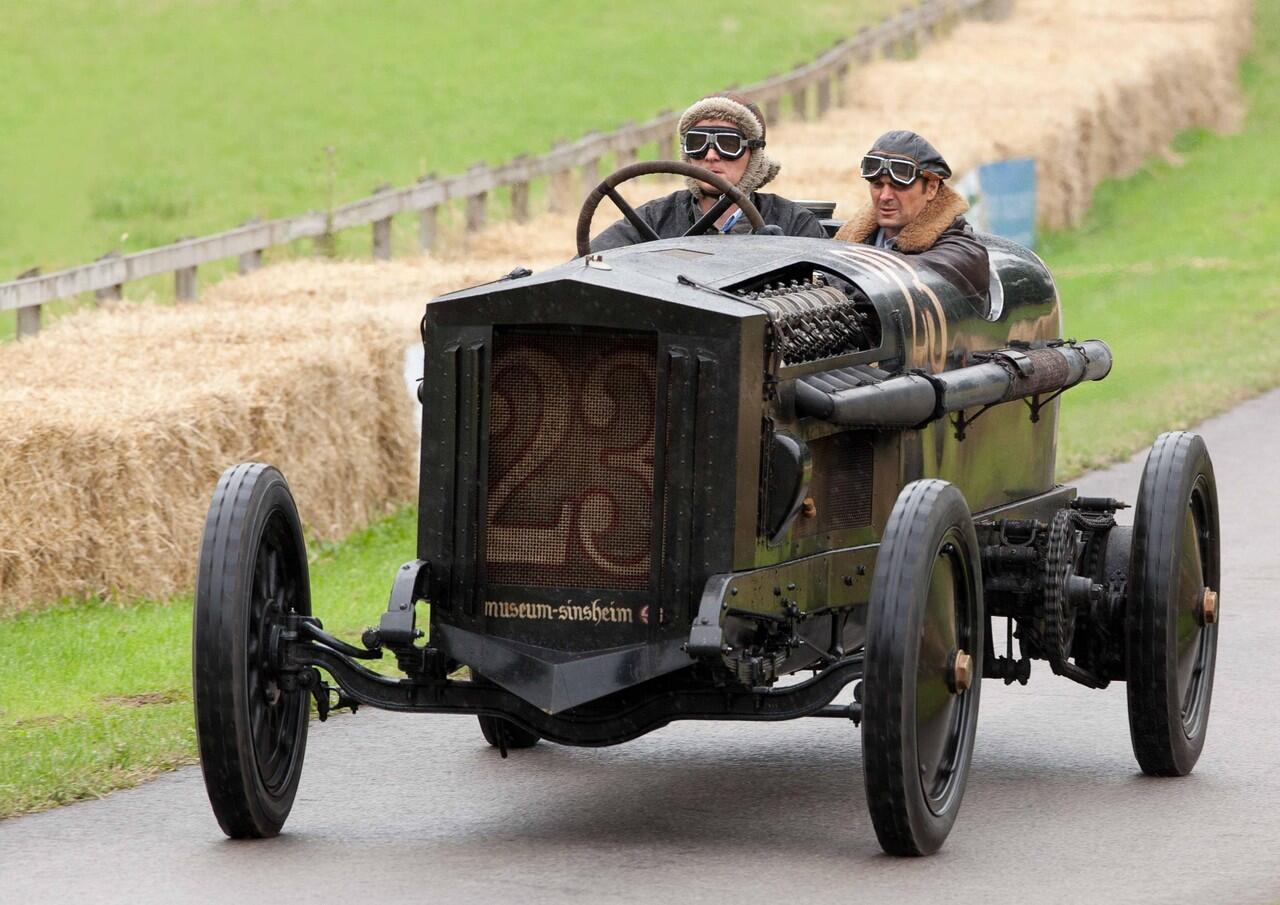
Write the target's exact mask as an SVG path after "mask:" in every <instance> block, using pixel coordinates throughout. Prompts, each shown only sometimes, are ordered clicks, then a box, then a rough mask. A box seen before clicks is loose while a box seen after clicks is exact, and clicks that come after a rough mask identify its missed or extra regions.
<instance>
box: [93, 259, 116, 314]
mask: <svg viewBox="0 0 1280 905" xmlns="http://www.w3.org/2000/svg"><path fill="white" fill-rule="evenodd" d="M118 257H120V252H118V251H109V252H107V253H106V254H105V255H103V256H102V257H100V258H98V259H97V260H98V261H110V260H112V259H113V258H118ZM93 297H94V300H95V301H96V302H97V303H98V304H99V305H101V304H102V303H103V302H118V301H120V300H121V299H123V298H124V284H123V283H117V284H116V285H114V286H104V287H102V288H101V289H95V290H94V291H93Z"/></svg>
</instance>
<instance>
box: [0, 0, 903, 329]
mask: <svg viewBox="0 0 1280 905" xmlns="http://www.w3.org/2000/svg"><path fill="white" fill-rule="evenodd" d="M902 5H903V0H856V2H851V3H837V2H835V0H820V2H817V3H810V4H809V5H808V6H807V7H806V8H805V14H804V15H779V14H778V7H777V4H776V3H774V2H771V0H738V2H736V3H734V4H733V5H732V6H731V7H717V8H715V9H696V10H691V9H689V8H687V7H686V6H685V5H684V4H682V3H679V2H677V0H655V2H651V3H597V2H593V0H555V2H550V0H476V2H471V3H458V2H452V0H382V2H378V3H350V2H345V0H292V2H288V3H284V2H279V0H204V2H200V3H183V2H177V0H42V2H39V3H26V2H19V0H0V23H3V25H0V85H4V91H2V92H0V134H2V135H3V136H4V140H3V141H0V198H3V199H4V204H5V210H6V211H7V216H5V217H0V281H3V280H7V279H11V278H13V277H15V276H16V275H17V274H18V273H19V272H21V271H24V270H26V269H28V268H30V267H34V266H40V267H42V268H43V269H44V271H45V272H46V273H47V272H50V271H52V270H56V269H59V268H62V267H68V266H73V265H76V264H82V263H86V262H88V261H92V260H93V259H95V258H96V257H98V256H99V255H101V254H103V253H104V252H107V251H109V250H113V249H115V250H120V251H123V252H131V251H138V250H142V249H145V248H150V247H153V246H156V245H162V244H165V243H168V242H172V241H173V240H174V239H176V238H177V237H179V236H188V235H204V234H208V233H212V232H216V231H219V230H223V229H229V228H231V227H233V226H235V225H237V224H239V223H241V222H243V221H244V220H246V219H248V218H250V217H255V216H256V217H263V218H270V217H282V216H291V215H294V214H300V213H302V212H304V211H307V210H323V209H326V208H327V207H329V206H330V205H331V204H333V203H337V204H341V203H343V202H346V201H350V200H353V199H355V198H359V197H363V196H365V195H367V194H368V193H369V192H370V191H371V190H372V189H373V188H374V187H375V186H377V185H379V184H381V183H384V182H390V183H392V184H394V185H407V184H409V183H411V182H413V180H414V179H416V178H417V177H419V176H421V175H423V174H425V173H428V172H432V171H435V172H438V173H440V174H449V173H456V172H461V171H462V170H464V169H465V168H466V167H467V166H469V165H471V164H472V163H475V162H477V161H486V162H488V163H491V164H496V163H500V162H502V161H504V160H507V159H510V158H511V157H513V156H515V155H516V154H520V153H539V152H542V151H545V150H547V149H548V148H549V147H550V144H551V142H552V141H554V140H557V139H572V138H576V137H578V136H580V135H582V134H584V133H585V132H587V131H588V130H592V129H594V130H601V131H604V130H609V129H612V128H615V127H617V126H618V125H620V124H622V123H623V122H625V121H627V120H643V119H646V118H648V117H650V116H653V115H654V114H656V113H657V112H658V111H659V110H661V109H663V108H672V109H680V108H682V107H683V106H685V105H686V104H688V103H689V102H690V101H691V100H693V99H694V98H695V97H697V96H699V95H701V94H703V93H705V92H708V91H715V90H719V89H721V88H724V87H725V86H727V85H729V84H731V83H737V84H746V83H750V82H753V81H757V80H759V79H762V78H764V77H765V76H767V75H769V74H770V73H772V72H778V71H783V70H786V69H788V68H790V67H791V66H792V65H794V64H796V63H799V62H806V61H808V60H811V59H812V58H813V57H814V56H816V55H817V54H818V53H819V52H821V51H822V50H824V49H825V48H826V47H828V46H830V44H831V43H833V42H834V41H835V40H836V39H838V38H841V37H846V36H848V35H851V34H853V33H854V32H855V31H856V30H857V28H858V27H859V26H860V25H863V24H866V23H867V22H869V21H872V20H874V19H878V18H879V17H880V16H882V15H884V14H886V13H887V12H890V11H892V10H894V9H897V8H899V7H900V6H902ZM764 23H767V27H763V24H764ZM326 149H332V150H331V151H328V150H326ZM499 201H500V199H499ZM356 233H358V234H359V235H356ZM396 233H397V235H398V236H400V237H403V241H405V242H406V243H408V242H410V241H411V235H412V230H411V229H409V228H401V229H398V230H397V231H396ZM368 241H369V239H368V234H367V231H364V230H357V231H354V233H351V234H348V236H347V237H346V238H344V239H343V242H344V244H342V245H340V246H339V248H338V250H339V252H343V251H347V250H349V251H351V252H352V253H360V254H367V253H368ZM302 248H309V244H304V245H303V246H302ZM289 253H290V251H289V250H288V249H285V250H282V251H281V252H279V254H282V255H287V254H289ZM230 266H233V264H231V263H228V264H224V265H222V266H221V267H218V266H211V267H205V268H202V269H201V279H202V281H208V280H211V279H216V277H217V276H218V275H219V273H220V272H223V271H225V270H226V269H227V268H229V267H230ZM170 287H171V282H170V281H169V280H167V279H158V278H157V279H154V280H147V281H142V282H140V283H137V284H131V285H130V286H129V287H127V288H126V292H128V293H129V294H130V295H131V296H137V297H142V296H145V295H146V294H148V293H151V292H156V293H158V294H160V295H161V296H163V295H165V294H166V293H168V294H171V292H172V290H171V288H170ZM59 307H60V306H59V305H54V306H51V309H52V311H51V313H53V314H56V313H57V311H58V309H59ZM61 307H66V305H65V304H63V305H62V306H61ZM13 323H14V315H13V313H12V312H6V313H4V314H3V315H0V337H3V336H5V335H11V334H12V332H13Z"/></svg>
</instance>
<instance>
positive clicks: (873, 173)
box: [862, 154, 920, 185]
mask: <svg viewBox="0 0 1280 905" xmlns="http://www.w3.org/2000/svg"><path fill="white" fill-rule="evenodd" d="M881 173H888V174H889V178H890V179H892V180H893V181H894V182H896V183H898V185H911V183H913V182H915V181H916V177H917V176H919V175H920V168H919V167H918V166H917V165H916V162H915V161H914V160H906V159H904V158H902V157H882V156H881V155H879V154H868V155H867V156H865V157H863V158H862V178H863V179H866V180H868V181H875V180H876V179H879V178H880V174H881Z"/></svg>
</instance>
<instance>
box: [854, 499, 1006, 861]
mask: <svg viewBox="0 0 1280 905" xmlns="http://www.w3.org/2000/svg"><path fill="white" fill-rule="evenodd" d="M982 620H983V609H982V576H981V565H980V560H979V551H978V539H977V535H976V533H975V532H974V528H973V518H972V516H971V514H970V512H969V507H968V505H967V504H966V503H965V500H964V496H963V494H961V493H960V491H959V490H957V489H956V488H955V487H953V486H952V485H950V484H948V483H947V482H945V481H936V480H929V481H914V482H912V483H911V484H908V485H907V486H906V487H904V488H903V490H902V492H901V493H900V494H899V495H898V500H897V502H896V503H895V504H894V507H893V512H892V513H891V514H890V516H889V523H888V525H886V527H885V533H884V538H883V540H882V541H881V544H880V550H879V553H878V554H877V556H876V571H875V577H874V578H873V580H872V584H871V599H870V604H869V608H868V613H867V645H866V666H865V674H864V677H863V680H862V749H863V751H862V757H863V775H864V776H865V778H866V784H867V804H868V807H869V809H870V811H871V822H872V824H873V825H874V827H875V831H876V837H877V838H878V839H879V840H880V846H881V847H882V848H883V849H884V850H885V851H886V852H888V853H889V854H891V855H927V854H930V853H932V852H935V851H937V850H938V848H940V847H941V846H942V843H943V841H944V840H945V839H946V838H947V834H948V833H950V832H951V827H952V825H953V824H954V823H955V820H956V814H957V813H958V812H959V809H960V802H961V799H962V798H963V796H964V789H965V784H966V782H967V780H968V776H969V765H970V762H971V761H972V758H973V745H974V737H975V732H976V730H977V724H978V699H979V695H980V691H981V687H982V679H981V676H982V657H983V649H984V640H985V634H986V633H985V631H984V627H983V621H982ZM957 651H964V652H966V653H968V654H969V656H970V657H971V658H972V684H970V685H969V687H968V690H959V691H958V690H956V688H955V687H954V686H953V685H952V679H951V675H952V671H953V664H954V662H955V657H956V652H957Z"/></svg>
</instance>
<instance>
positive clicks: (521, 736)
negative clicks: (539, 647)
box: [471, 673, 542, 751]
mask: <svg viewBox="0 0 1280 905" xmlns="http://www.w3.org/2000/svg"><path fill="white" fill-rule="evenodd" d="M471 681H472V682H475V683H476V684H479V685H487V686H492V685H493V683H492V682H490V681H489V680H488V679H486V678H484V677H483V676H481V675H477V674H475V673H472V675H471ZM476 719H477V720H479V721H480V734H481V735H483V736H484V740H485V741H486V742H488V743H489V744H490V745H493V747H495V748H500V749H502V750H504V751H506V750H515V749H518V748H532V747H533V746H534V745H536V744H538V742H540V741H542V736H540V735H538V734H537V733H536V732H530V731H529V730H528V729H521V728H520V727H519V726H517V725H516V724H515V723H513V722H511V721H510V720H504V719H503V718H502V717H499V716H485V715H483V714H481V715H479V716H477V717H476Z"/></svg>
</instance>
